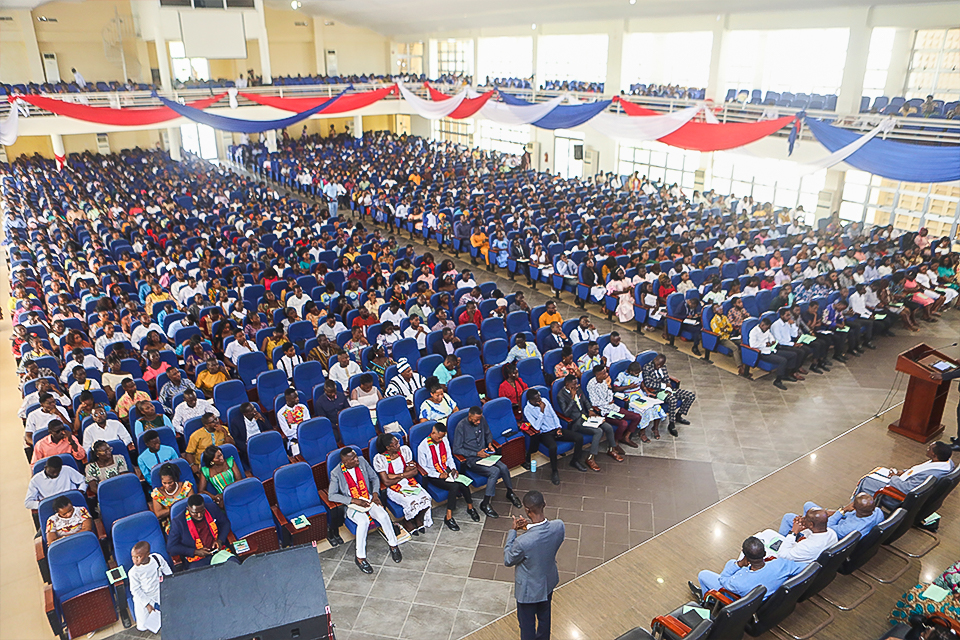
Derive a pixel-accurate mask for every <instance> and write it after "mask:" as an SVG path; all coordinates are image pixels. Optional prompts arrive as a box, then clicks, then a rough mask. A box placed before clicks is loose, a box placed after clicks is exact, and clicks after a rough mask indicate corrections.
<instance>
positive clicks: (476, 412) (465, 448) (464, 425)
mask: <svg viewBox="0 0 960 640" xmlns="http://www.w3.org/2000/svg"><path fill="white" fill-rule="evenodd" d="M454 434H455V435H454V436H453V453H454V455H456V456H460V457H461V458H462V459H463V464H464V465H465V466H466V468H467V469H468V470H470V471H471V472H473V473H476V474H480V475H483V476H486V477H487V484H486V487H485V489H484V494H483V501H481V502H480V511H483V513H484V514H485V515H486V516H487V517H488V518H499V517H500V514H498V513H497V512H496V511H495V510H494V508H493V507H491V506H490V500H491V499H492V498H493V496H494V494H495V493H496V492H497V481H498V480H503V485H504V486H505V487H506V489H507V500H509V501H510V502H511V503H512V504H513V506H515V507H517V508H518V509H519V508H520V498H518V497H517V494H515V493H514V492H513V481H512V480H510V469H509V468H508V467H507V465H506V464H504V463H503V461H502V460H499V459H498V460H497V461H496V462H495V463H493V464H491V465H482V464H479V463H480V461H481V460H483V459H484V458H489V457H491V456H494V455H496V454H495V449H494V446H493V435H492V434H491V433H490V425H488V424H487V419H486V418H484V417H483V410H482V409H481V408H480V407H470V411H469V412H467V417H466V418H464V419H463V420H461V421H460V423H459V424H458V425H457V426H456V430H455V431H454ZM497 457H498V458H499V456H497Z"/></svg>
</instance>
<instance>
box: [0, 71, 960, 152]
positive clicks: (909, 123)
mask: <svg viewBox="0 0 960 640" xmlns="http://www.w3.org/2000/svg"><path fill="white" fill-rule="evenodd" d="M386 86H389V84H388V83H383V82H376V83H364V84H361V83H353V84H318V85H269V86H256V87H247V88H245V89H240V92H241V93H255V94H258V95H263V96H275V97H281V98H283V97H295V98H308V97H316V98H322V97H332V96H335V95H337V94H338V93H340V92H342V91H344V90H346V89H348V88H350V87H352V90H353V91H354V92H366V91H373V90H375V89H381V88H383V87H386ZM409 88H410V89H411V91H413V92H414V93H415V94H417V95H419V96H421V97H428V92H427V90H426V88H425V87H424V86H423V85H422V84H419V83H417V84H415V85H410V87H409ZM437 88H438V89H440V90H443V91H444V92H446V93H450V92H452V91H454V90H459V89H460V88H461V87H460V86H452V85H444V84H441V85H438V86H437ZM488 90H490V87H479V88H478V91H488ZM505 90H506V91H508V92H509V93H511V94H512V95H515V96H517V97H519V98H522V99H525V100H529V101H531V102H545V101H547V100H550V99H552V98H555V97H557V96H558V95H563V94H567V95H569V96H571V97H572V98H573V99H575V100H578V101H580V102H591V101H594V100H600V99H608V98H609V96H605V95H603V94H599V93H592V92H575V91H574V92H562V91H543V90H538V89H509V88H508V89H505ZM226 91H227V89H226V88H202V89H201V88H191V89H178V90H175V91H159V92H157V93H159V95H162V96H163V97H165V98H168V99H170V100H177V101H182V102H192V101H194V100H199V99H202V98H204V97H209V96H211V95H215V94H217V93H222V92H226ZM47 97H51V98H58V99H61V100H64V99H66V100H69V101H71V102H75V103H82V104H87V105H89V106H92V107H113V108H117V107H159V106H161V103H160V101H159V100H157V99H156V97H154V92H152V91H121V92H95V93H79V94H78V93H66V94H48V95H47ZM623 98H624V99H626V100H629V101H630V102H633V103H635V104H639V105H642V106H644V107H647V108H649V109H652V110H654V111H658V112H661V113H667V112H670V111H675V110H678V109H683V108H686V107H689V106H691V105H694V104H696V103H697V102H698V101H695V100H681V99H675V98H658V97H652V96H630V95H624V96H623ZM385 99H387V100H399V97H398V96H396V95H390V96H387V97H386V98H385ZM238 103H239V105H240V106H241V107H242V106H252V105H255V104H256V103H254V102H252V101H250V100H247V99H246V98H244V97H242V96H239V97H238ZM713 108H714V111H715V113H716V116H717V119H718V120H719V121H720V122H723V123H726V122H756V121H758V120H759V119H760V118H761V117H767V118H773V117H781V116H787V115H793V114H795V113H797V112H799V111H800V109H791V108H789V107H776V106H769V105H754V104H744V103H740V102H724V103H719V104H714V105H713ZM8 110H9V104H8V103H7V102H6V101H0V116H3V115H4V114H6V112H7V111H8ZM30 111H31V115H39V116H53V115H54V114H51V113H49V112H47V111H44V110H42V109H37V108H36V107H33V106H31V107H30ZM609 111H610V112H612V113H622V112H623V110H622V108H621V107H620V106H619V104H618V103H616V102H614V103H613V104H612V105H611V106H610V108H609ZM806 113H807V115H809V116H811V117H814V118H823V119H829V120H835V122H834V124H835V125H836V126H839V127H842V128H845V129H848V130H852V131H861V132H866V131H869V130H870V129H872V128H873V127H874V126H876V124H877V122H879V119H880V118H882V117H884V116H880V115H877V114H865V113H864V114H860V113H857V114H850V113H847V114H843V113H837V112H834V111H823V110H807V111H806ZM894 119H895V120H896V121H897V127H896V128H895V129H894V130H893V131H892V132H891V133H889V134H888V135H887V136H886V137H887V138H888V139H896V140H903V141H909V142H914V143H918V142H919V143H927V144H941V145H942V144H947V145H954V144H956V145H960V120H944V119H936V118H902V117H897V116H894ZM787 134H788V130H787V129H783V130H781V131H779V132H777V133H776V134H774V135H778V136H786V135H787ZM804 137H805V138H809V137H810V134H809V133H806V132H805V134H804Z"/></svg>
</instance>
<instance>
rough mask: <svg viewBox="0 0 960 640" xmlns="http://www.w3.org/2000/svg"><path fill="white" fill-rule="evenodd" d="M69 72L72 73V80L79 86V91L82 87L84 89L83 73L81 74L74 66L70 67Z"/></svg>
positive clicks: (85, 82) (85, 83) (85, 86)
mask: <svg viewBox="0 0 960 640" xmlns="http://www.w3.org/2000/svg"><path fill="white" fill-rule="evenodd" d="M70 72H71V73H72V74H73V81H74V82H75V83H76V84H77V86H78V87H80V89H81V91H82V90H83V89H86V88H87V81H86V80H85V79H84V77H83V74H81V73H80V72H79V71H77V70H76V69H75V68H71V69H70ZM58 75H59V74H58Z"/></svg>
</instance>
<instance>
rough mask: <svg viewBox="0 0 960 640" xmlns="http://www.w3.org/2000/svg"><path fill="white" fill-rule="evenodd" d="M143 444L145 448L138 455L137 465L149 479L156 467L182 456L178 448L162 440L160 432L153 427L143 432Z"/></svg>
mask: <svg viewBox="0 0 960 640" xmlns="http://www.w3.org/2000/svg"><path fill="white" fill-rule="evenodd" d="M143 445H144V447H145V449H144V450H143V453H141V454H140V455H139V456H138V457H137V466H138V467H139V468H140V473H142V474H143V477H144V478H145V479H147V480H148V481H149V479H150V475H151V473H153V468H154V467H156V466H157V465H158V464H163V463H164V462H168V461H170V460H176V459H177V458H179V457H180V454H179V453H178V452H177V450H176V449H174V448H173V447H171V446H170V445H166V444H162V443H161V442H160V434H159V433H157V432H156V431H154V430H153V429H150V430H149V431H147V432H145V433H144V434H143Z"/></svg>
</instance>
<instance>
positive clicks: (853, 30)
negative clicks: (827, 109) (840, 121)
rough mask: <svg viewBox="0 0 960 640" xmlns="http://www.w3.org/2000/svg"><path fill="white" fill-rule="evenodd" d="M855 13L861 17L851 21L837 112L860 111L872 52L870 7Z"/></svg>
mask: <svg viewBox="0 0 960 640" xmlns="http://www.w3.org/2000/svg"><path fill="white" fill-rule="evenodd" d="M855 13H858V14H861V16H862V17H861V19H854V20H851V21H850V24H851V25H852V26H851V27H850V39H849V40H848V41H847V57H846V60H844V63H843V79H842V80H841V81H840V93H839V95H838V97H837V113H857V112H858V111H860V96H862V95H863V76H864V74H866V72H867V56H868V55H869V53H870V34H871V33H873V27H869V26H867V24H868V23H869V21H870V8H869V7H864V8H863V9H862V10H860V11H855Z"/></svg>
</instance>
